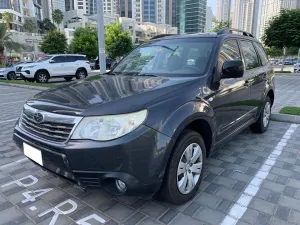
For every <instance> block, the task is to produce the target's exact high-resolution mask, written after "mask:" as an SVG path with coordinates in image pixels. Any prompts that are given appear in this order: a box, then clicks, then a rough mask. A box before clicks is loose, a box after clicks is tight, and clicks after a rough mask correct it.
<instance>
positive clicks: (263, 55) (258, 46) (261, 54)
mask: <svg viewBox="0 0 300 225" xmlns="http://www.w3.org/2000/svg"><path fill="white" fill-rule="evenodd" d="M254 45H255V47H256V49H257V51H258V54H259V57H260V60H261V63H262V64H263V66H264V65H267V64H268V62H269V60H268V57H267V55H266V52H265V50H264V48H263V46H262V45H261V44H259V43H257V42H254Z"/></svg>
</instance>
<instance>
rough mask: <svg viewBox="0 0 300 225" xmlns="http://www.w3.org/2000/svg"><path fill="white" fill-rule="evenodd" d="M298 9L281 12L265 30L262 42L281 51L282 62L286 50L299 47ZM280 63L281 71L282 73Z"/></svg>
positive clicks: (299, 16) (299, 15)
mask: <svg viewBox="0 0 300 225" xmlns="http://www.w3.org/2000/svg"><path fill="white" fill-rule="evenodd" d="M299 30H300V9H293V10H282V11H281V12H280V14H279V16H277V17H274V18H273V19H272V20H271V22H270V24H269V26H268V28H267V29H266V30H265V34H264V36H263V38H262V39H263V41H264V43H265V45H267V46H268V47H276V48H279V49H283V52H284V54H283V61H284V60H285V58H286V52H287V51H286V49H287V48H291V47H294V46H300V33H299ZM283 67H284V63H282V67H281V71H283Z"/></svg>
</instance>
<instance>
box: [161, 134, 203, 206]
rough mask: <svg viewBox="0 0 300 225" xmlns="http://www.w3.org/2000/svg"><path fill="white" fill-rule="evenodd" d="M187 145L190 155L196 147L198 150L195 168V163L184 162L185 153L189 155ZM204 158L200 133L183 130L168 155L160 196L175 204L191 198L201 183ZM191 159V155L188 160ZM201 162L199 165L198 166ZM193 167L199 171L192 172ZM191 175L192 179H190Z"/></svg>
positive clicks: (193, 154) (194, 152)
mask: <svg viewBox="0 0 300 225" xmlns="http://www.w3.org/2000/svg"><path fill="white" fill-rule="evenodd" d="M188 147H192V156H196V152H197V150H196V149H198V150H199V152H198V153H200V154H197V155H199V158H197V160H196V162H195V164H197V165H196V168H195V164H194V166H192V167H190V165H191V164H193V163H190V164H189V163H186V162H185V161H187V160H186V159H187V158H188V157H187V156H186V155H190V154H188ZM190 153H191V152H190ZM201 153H202V154H201ZM205 158H206V148H205V144H204V141H203V138H202V137H201V135H200V134H199V133H197V132H195V131H192V130H185V131H183V133H182V134H181V135H180V137H179V138H178V140H177V143H176V145H175V148H174V151H173V153H172V154H171V156H170V159H169V163H168V166H167V169H166V172H165V177H164V182H163V184H162V188H161V190H160V193H159V194H160V197H162V198H163V199H164V200H166V201H168V202H170V203H172V204H175V205H179V204H183V203H186V202H188V201H189V200H191V199H192V198H193V197H194V196H195V194H196V193H197V190H198V188H199V185H200V183H201V180H202V174H203V165H204V164H203V163H204V160H205ZM192 159H193V157H192V158H191V159H190V160H192ZM201 162H202V164H201V167H199V166H200V163H201ZM194 169H197V172H199V173H194V172H192V170H194ZM195 171H196V170H195ZM191 176H192V177H193V179H190V178H191ZM185 177H186V178H185ZM192 181H193V182H192ZM192 184H194V185H192ZM189 187H192V188H189Z"/></svg>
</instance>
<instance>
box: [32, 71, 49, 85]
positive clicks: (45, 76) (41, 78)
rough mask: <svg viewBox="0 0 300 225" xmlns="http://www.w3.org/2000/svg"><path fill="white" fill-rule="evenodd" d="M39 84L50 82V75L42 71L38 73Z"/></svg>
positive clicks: (37, 80)
mask: <svg viewBox="0 0 300 225" xmlns="http://www.w3.org/2000/svg"><path fill="white" fill-rule="evenodd" d="M35 80H36V82H37V83H47V82H48V80H49V76H48V73H47V72H46V71H40V72H38V73H37V75H36V78H35Z"/></svg>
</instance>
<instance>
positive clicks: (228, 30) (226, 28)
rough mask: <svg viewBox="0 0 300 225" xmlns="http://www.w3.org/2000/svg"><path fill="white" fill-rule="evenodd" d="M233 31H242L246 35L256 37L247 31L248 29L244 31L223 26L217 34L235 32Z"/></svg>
mask: <svg viewBox="0 0 300 225" xmlns="http://www.w3.org/2000/svg"><path fill="white" fill-rule="evenodd" d="M233 32H237V33H241V34H242V35H244V36H247V37H252V38H254V36H253V34H251V33H249V32H247V31H243V30H239V29H233V28H228V27H224V28H222V29H221V30H219V31H218V32H217V34H229V33H233Z"/></svg>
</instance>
